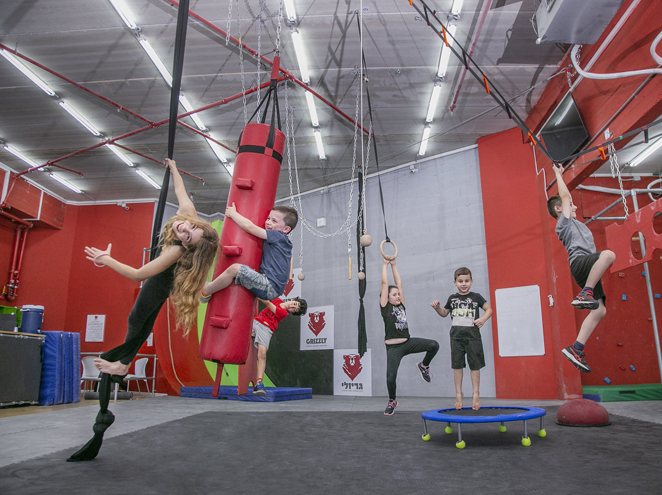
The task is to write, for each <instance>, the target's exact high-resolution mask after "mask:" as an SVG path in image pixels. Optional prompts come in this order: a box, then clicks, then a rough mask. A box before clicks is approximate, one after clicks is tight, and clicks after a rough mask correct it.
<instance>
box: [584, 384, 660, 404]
mask: <svg viewBox="0 0 662 495" xmlns="http://www.w3.org/2000/svg"><path fill="white" fill-rule="evenodd" d="M582 391H583V394H584V397H585V398H586V399H593V400H598V401H599V402H620V401H627V400H662V383H642V384H638V385H601V386H587V387H582Z"/></svg>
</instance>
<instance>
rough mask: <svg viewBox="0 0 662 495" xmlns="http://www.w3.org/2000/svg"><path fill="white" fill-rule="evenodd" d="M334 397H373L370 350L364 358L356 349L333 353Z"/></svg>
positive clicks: (339, 350)
mask: <svg viewBox="0 0 662 495" xmlns="http://www.w3.org/2000/svg"><path fill="white" fill-rule="evenodd" d="M333 395H365V396H372V359H371V358H370V349H368V350H367V351H366V352H365V354H363V356H359V353H358V351H357V350H356V349H335V350H334V351H333Z"/></svg>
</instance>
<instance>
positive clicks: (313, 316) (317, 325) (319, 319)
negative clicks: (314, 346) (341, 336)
mask: <svg viewBox="0 0 662 495" xmlns="http://www.w3.org/2000/svg"><path fill="white" fill-rule="evenodd" d="M324 313H325V312H324V311H315V312H314V313H308V328H309V329H310V331H311V332H313V333H314V334H315V336H317V335H319V334H320V332H321V331H322V330H324V327H325V326H326V321H325V320H324Z"/></svg>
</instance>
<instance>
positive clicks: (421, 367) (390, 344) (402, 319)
mask: <svg viewBox="0 0 662 495" xmlns="http://www.w3.org/2000/svg"><path fill="white" fill-rule="evenodd" d="M389 265H391V271H392V272H393V282H394V283H395V285H389V284H388V273H387V267H388V266H389ZM379 305H380V307H381V311H382V318H383V319H384V330H385V333H386V335H385V336H384V344H386V387H387V389H388V404H387V405H386V409H385V410H384V415H386V416H391V415H392V414H393V412H394V411H395V408H396V407H397V405H398V401H397V400H395V390H396V379H397V377H398V368H399V367H400V361H401V360H402V358H403V357H405V356H406V355H408V354H413V353H416V352H425V356H424V357H423V361H422V362H420V363H418V364H417V368H418V371H419V372H420V373H421V377H422V378H423V380H425V381H426V382H429V381H430V380H431V379H432V376H431V374H430V362H431V361H432V358H434V356H435V354H437V351H438V350H439V343H438V342H437V341H436V340H431V339H421V338H413V337H410V336H409V327H408V326H407V313H406V312H405V295H404V292H403V291H402V280H401V279H400V274H399V273H398V269H397V268H396V265H395V257H391V256H384V264H383V265H382V287H381V292H380V296H379Z"/></svg>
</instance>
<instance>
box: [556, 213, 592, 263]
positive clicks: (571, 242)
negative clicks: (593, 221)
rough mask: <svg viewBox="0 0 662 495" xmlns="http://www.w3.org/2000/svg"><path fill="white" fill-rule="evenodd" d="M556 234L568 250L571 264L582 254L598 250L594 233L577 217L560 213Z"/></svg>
mask: <svg viewBox="0 0 662 495" xmlns="http://www.w3.org/2000/svg"><path fill="white" fill-rule="evenodd" d="M556 235H557V236H559V240H560V241H561V242H562V243H563V245H564V246H565V248H566V249H567V250H568V260H569V261H570V264H572V262H573V261H574V260H575V259H576V258H578V257H580V256H586V255H587V254H593V253H595V252H596V249H595V242H594V241H593V234H592V233H591V231H590V229H589V228H588V227H587V226H586V225H584V224H583V223H582V222H580V221H579V220H577V219H576V218H566V217H565V216H563V215H560V216H559V219H558V221H557V222H556Z"/></svg>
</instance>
